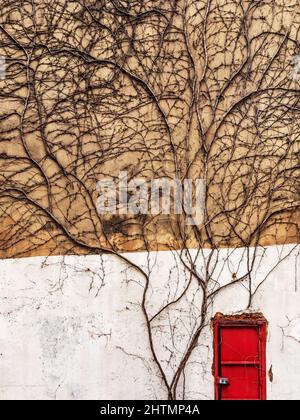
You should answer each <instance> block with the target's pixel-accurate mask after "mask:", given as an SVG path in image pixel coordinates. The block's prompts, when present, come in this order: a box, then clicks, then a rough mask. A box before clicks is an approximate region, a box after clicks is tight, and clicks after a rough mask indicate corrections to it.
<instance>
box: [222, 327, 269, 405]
mask: <svg viewBox="0 0 300 420" xmlns="http://www.w3.org/2000/svg"><path fill="white" fill-rule="evenodd" d="M214 344H215V345H214V347H215V391H216V399H218V400H264V399H266V322H264V321H255V322H253V321H244V320H242V321H217V322H216V325H215V343H214Z"/></svg>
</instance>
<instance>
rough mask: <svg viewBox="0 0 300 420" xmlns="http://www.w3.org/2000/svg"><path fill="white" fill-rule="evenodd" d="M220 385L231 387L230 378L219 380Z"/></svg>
mask: <svg viewBox="0 0 300 420" xmlns="http://www.w3.org/2000/svg"><path fill="white" fill-rule="evenodd" d="M218 385H222V386H226V385H229V379H228V378H219V379H218Z"/></svg>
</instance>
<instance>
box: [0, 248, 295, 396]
mask: <svg viewBox="0 0 300 420" xmlns="http://www.w3.org/2000/svg"><path fill="white" fill-rule="evenodd" d="M298 254H299V247H297V248H295V246H285V247H270V248H267V249H264V250H263V249H261V250H259V253H258V258H257V262H256V265H255V269H254V275H253V288H254V287H255V286H257V285H258V284H259V283H260V282H262V281H263V280H264V279H265V278H266V281H265V282H264V283H262V285H261V287H260V289H259V291H258V293H257V295H256V296H255V298H254V301H253V306H252V309H251V310H252V311H260V312H263V313H264V315H265V317H266V318H267V319H268V321H269V323H270V325H269V334H268V369H269V368H270V367H271V365H272V366H273V373H274V381H273V383H270V382H269V381H268V398H269V399H282V398H283V399H299V398H300V357H299V354H300V305H299V303H300V283H299V277H298V273H300V267H299V258H298V259H297V256H298ZM193 255H194V257H195V260H196V265H197V268H198V270H199V271H200V272H201V270H202V269H203V266H204V261H205V260H206V258H207V255H200V256H198V257H197V258H196V256H197V254H196V251H194V252H193ZM127 257H128V258H129V259H131V260H132V261H134V262H136V263H137V264H139V265H143V266H144V267H145V269H146V270H147V269H150V271H151V289H150V291H149V294H148V300H149V304H148V307H149V312H150V313H152V314H155V312H156V311H158V310H159V309H160V308H161V307H162V305H163V304H164V303H167V302H168V299H170V298H172V297H173V298H174V297H177V296H179V295H180V293H181V292H182V290H183V287H184V285H185V284H186V282H187V281H188V280H189V278H188V275H187V273H186V272H185V271H184V270H183V268H182V266H180V264H178V259H177V257H176V254H173V253H171V252H159V253H153V254H151V255H150V257H149V258H147V254H143V253H139V254H129V255H127ZM279 259H281V260H283V261H282V262H281V264H280V265H279V266H278V267H275V269H274V270H272V269H273V268H274V266H276V263H277V261H278V260H279ZM245 261H246V258H245V250H235V251H231V250H222V251H219V253H218V264H217V265H216V269H215V272H214V279H215V280H216V281H217V282H218V287H219V285H222V284H227V283H230V282H231V281H232V275H233V273H235V274H237V275H238V276H239V275H242V274H243V272H245V270H246V266H245ZM297 265H298V267H297ZM270 271H271V272H270ZM268 274H269V275H268ZM216 284H217V283H216ZM143 285H144V283H143V278H142V277H141V276H139V275H137V273H136V272H134V271H133V270H132V269H128V268H126V265H125V264H123V263H122V264H121V263H120V262H119V260H118V259H117V258H115V257H108V256H105V257H103V258H100V257H65V258H62V257H51V258H48V259H45V258H28V259H18V260H6V261H4V260H3V261H0V399H55V398H57V399H162V398H166V395H165V391H164V390H163V388H162V387H161V385H160V381H159V379H158V378H157V375H156V368H155V366H153V364H152V363H151V354H150V351H149V346H148V340H147V335H146V331H145V322H144V317H143V314H142V311H141V308H140V302H141V298H142V293H143ZM247 287H248V283H247V282H246V283H243V284H239V285H235V286H230V287H229V288H228V289H226V290H225V291H223V292H222V293H221V294H220V295H219V296H218V297H217V298H216V300H215V301H214V303H213V305H212V306H211V308H210V311H211V316H214V314H215V313H216V312H223V313H225V314H232V313H237V312H239V311H244V310H245V309H246V308H247V305H248V295H249V293H248V292H247ZM200 303H201V296H200V293H199V291H198V290H197V286H196V284H195V285H193V284H192V286H191V289H190V291H189V293H188V294H187V296H186V297H185V298H184V299H183V300H182V301H180V304H179V305H178V306H177V307H176V308H174V309H172V310H170V312H169V313H168V314H167V315H165V316H162V317H160V318H159V319H157V320H156V321H155V322H154V326H157V331H158V334H157V337H156V345H157V348H158V349H159V351H158V353H159V357H160V358H161V359H162V360H163V364H164V366H165V367H166V371H167V373H168V375H171V371H172V366H174V365H175V364H176V358H171V359H170V354H171V352H172V350H174V349H173V348H172V345H173V346H174V345H175V346H176V352H177V354H178V355H180V351H184V348H185V344H184V343H185V341H184V339H185V338H186V337H187V336H188V332H189V331H190V330H192V328H193V327H194V325H195V322H196V321H197V308H199V305H200ZM155 323H156V324H155ZM170 324H171V325H173V324H175V325H176V328H175V329H174V335H173V339H174V340H175V344H174V340H171V339H168V331H169V326H170ZM160 336H162V337H164V338H161V339H160ZM168 360H170V363H169V364H168V363H167V362H168ZM212 360H213V353H212V334H211V329H210V327H209V326H208V327H207V328H206V330H205V331H204V333H203V335H202V336H201V339H200V342H199V346H198V348H197V350H196V351H195V352H194V355H193V357H192V359H191V360H190V363H189V365H188V367H187V370H186V377H187V381H186V395H185V396H186V398H188V399H212V398H213V397H214V396H213V376H212V374H211V366H212ZM167 366H169V367H167Z"/></svg>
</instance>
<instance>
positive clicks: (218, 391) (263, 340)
mask: <svg viewBox="0 0 300 420" xmlns="http://www.w3.org/2000/svg"><path fill="white" fill-rule="evenodd" d="M267 325H268V323H267V321H266V320H265V319H262V318H260V319H251V318H250V319H249V318H248V319H237V318H234V319H230V317H229V318H228V319H226V317H224V319H222V318H221V319H216V320H215V321H214V377H215V400H217V401H220V400H222V385H219V383H218V382H219V378H220V376H219V375H220V372H221V358H220V350H219V348H220V336H221V334H220V331H221V329H222V328H226V327H237V328H239V327H247V326H255V327H258V329H259V355H260V364H259V371H260V375H259V376H260V400H261V401H265V400H266V399H267V371H266V345H267Z"/></svg>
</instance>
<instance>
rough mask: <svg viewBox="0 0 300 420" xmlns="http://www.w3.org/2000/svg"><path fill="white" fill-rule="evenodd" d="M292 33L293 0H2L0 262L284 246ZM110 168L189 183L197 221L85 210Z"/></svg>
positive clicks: (293, 79)
mask: <svg viewBox="0 0 300 420" xmlns="http://www.w3.org/2000/svg"><path fill="white" fill-rule="evenodd" d="M299 30H300V8H299V4H298V1H297V0H295V1H293V0H274V1H273V0H270V1H269V0H265V1H253V0H251V1H243V0H242V1H240V0H232V1H227V0H226V1H225V0H211V1H208V0H205V1H204V0H203V1H202V0H194V1H192V0H176V1H160V0H139V1H133V0H130V1H129V0H128V1H125V0H114V1H112V0H111V1H110V0H107V1H106V0H80V1H79V0H75V1H69V0H58V1H57V0H55V1H54V0H50V1H49V0H47V1H46V0H35V1H34V2H32V1H26V0H25V1H24V0H22V1H21V0H16V1H13V2H12V1H10V0H2V2H1V10H0V55H1V56H3V57H5V74H2V73H3V72H2V73H1V77H2V80H0V89H1V96H0V257H1V258H8V257H17V256H31V255H49V254H67V253H80V254H82V253H83V254H85V253H98V252H102V251H103V250H113V251H114V252H119V251H132V250H145V249H147V250H151V249H152V250H155V249H173V248H181V247H230V246H249V245H254V246H255V245H258V244H261V245H271V244H274V243H289V242H297V241H298V240H299V237H298V234H299V181H298V180H299V175H300V170H299V159H300V143H299V142H300V140H299V139H300V104H299V98H300V96H299V92H300V58H299V56H300V50H299V43H300V34H299ZM298 60H299V61H298ZM298 66H299V74H298ZM121 171H123V172H125V171H126V172H127V174H128V178H129V180H135V179H138V178H146V179H147V180H152V179H161V178H168V179H175V178H176V179H180V180H182V181H183V180H185V179H191V180H194V181H195V180H197V179H202V180H203V182H204V184H205V187H206V188H205V196H204V221H203V223H201V224H200V225H198V226H187V224H186V223H185V218H184V216H181V217H176V216H169V215H151V214H150V215H147V214H143V215H133V214H131V215H130V214H129V215H127V214H106V215H99V213H98V212H97V205H96V204H97V199H98V196H99V192H97V183H98V182H99V181H101V180H102V179H104V178H106V179H107V178H108V179H110V180H112V181H113V180H118V177H119V174H120V172H121Z"/></svg>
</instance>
